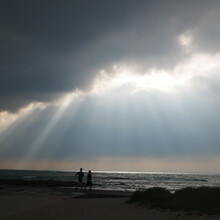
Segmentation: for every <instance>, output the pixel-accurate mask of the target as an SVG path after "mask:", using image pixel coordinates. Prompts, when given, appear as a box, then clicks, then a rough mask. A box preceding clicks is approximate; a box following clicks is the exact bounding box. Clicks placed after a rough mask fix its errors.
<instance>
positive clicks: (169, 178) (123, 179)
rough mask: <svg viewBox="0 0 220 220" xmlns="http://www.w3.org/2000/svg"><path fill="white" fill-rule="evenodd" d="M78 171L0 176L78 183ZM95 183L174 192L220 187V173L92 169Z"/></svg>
mask: <svg viewBox="0 0 220 220" xmlns="http://www.w3.org/2000/svg"><path fill="white" fill-rule="evenodd" d="M76 172H77V171H45V170H44V171H42V170H0V179H7V180H29V181H32V180H41V181H48V180H55V181H64V182H65V181H73V182H77V179H76ZM85 176H86V172H85ZM84 179H85V180H86V178H84ZM92 182H93V184H94V186H93V188H94V189H97V190H109V191H130V192H134V191H137V190H140V191H144V190H145V189H148V188H152V187H163V188H166V189H168V190H169V191H171V192H174V191H176V190H178V189H182V188H185V187H200V186H209V187H220V174H196V173H194V174H193V173H160V172H113V171H93V172H92Z"/></svg>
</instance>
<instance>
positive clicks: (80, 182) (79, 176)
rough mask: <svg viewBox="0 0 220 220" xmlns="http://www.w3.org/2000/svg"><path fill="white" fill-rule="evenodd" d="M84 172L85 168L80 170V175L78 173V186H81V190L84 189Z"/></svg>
mask: <svg viewBox="0 0 220 220" xmlns="http://www.w3.org/2000/svg"><path fill="white" fill-rule="evenodd" d="M82 170H83V168H80V171H79V172H78V173H76V176H77V177H78V181H79V184H78V186H80V188H81V189H82V187H83V177H84V173H83V172H82ZM78 186H77V187H78Z"/></svg>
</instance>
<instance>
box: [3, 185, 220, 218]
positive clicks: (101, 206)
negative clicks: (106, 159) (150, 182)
mask: <svg viewBox="0 0 220 220" xmlns="http://www.w3.org/2000/svg"><path fill="white" fill-rule="evenodd" d="M130 195H131V193H130V192H116V191H97V190H91V191H89V190H87V191H85V190H80V189H78V190H77V189H74V188H61V187H60V188H53V187H23V186H1V187H0V219H5V220H6V219H81V220H83V219H105V220H107V219H114V220H116V219H120V220H122V219H152V220H154V219H155V220H157V219H158V220H160V219H161V220H162V219H163V220H166V219H192V220H196V219H198V220H206V219H211V220H212V219H213V220H217V219H220V216H210V215H198V214H189V213H184V212H179V211H168V210H167V211H164V210H154V209H148V208H147V207H140V206H137V205H131V204H126V203H125V201H126V200H127V199H128V198H129V196H130Z"/></svg>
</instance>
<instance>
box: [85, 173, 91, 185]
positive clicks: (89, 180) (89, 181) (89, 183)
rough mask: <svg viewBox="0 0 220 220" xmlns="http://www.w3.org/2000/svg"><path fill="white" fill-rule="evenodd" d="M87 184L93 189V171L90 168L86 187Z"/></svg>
mask: <svg viewBox="0 0 220 220" xmlns="http://www.w3.org/2000/svg"><path fill="white" fill-rule="evenodd" d="M87 186H89V187H90V189H92V172H91V170H89V172H88V174H87V182H86V186H85V189H86V188H87Z"/></svg>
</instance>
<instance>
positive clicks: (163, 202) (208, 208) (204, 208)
mask: <svg viewBox="0 0 220 220" xmlns="http://www.w3.org/2000/svg"><path fill="white" fill-rule="evenodd" d="M128 203H137V204H140V205H145V206H148V207H150V208H161V209H170V210H182V211H187V212H199V213H205V214H218V215H219V214H220V187H198V188H192V187H187V188H184V189H180V190H177V191H175V193H170V192H169V191H168V190H167V189H165V188H160V187H154V188H149V189H147V190H145V191H144V192H140V191H136V192H134V193H133V195H132V196H131V198H130V199H129V200H128Z"/></svg>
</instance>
